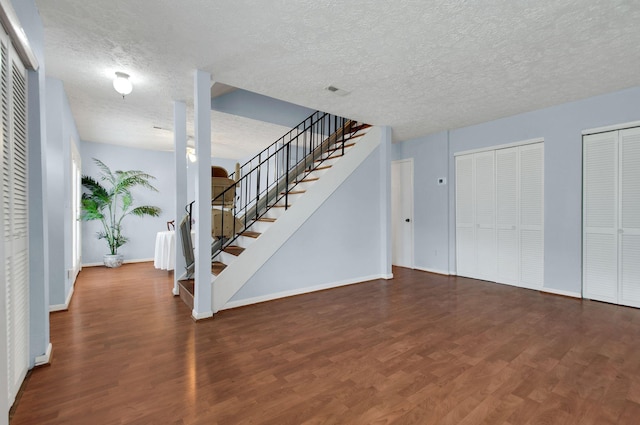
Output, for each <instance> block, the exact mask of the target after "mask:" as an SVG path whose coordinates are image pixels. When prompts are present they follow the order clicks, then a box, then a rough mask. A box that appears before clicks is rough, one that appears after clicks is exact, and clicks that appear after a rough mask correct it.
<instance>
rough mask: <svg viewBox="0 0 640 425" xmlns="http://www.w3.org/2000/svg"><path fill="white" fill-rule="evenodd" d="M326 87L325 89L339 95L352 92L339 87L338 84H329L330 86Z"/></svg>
mask: <svg viewBox="0 0 640 425" xmlns="http://www.w3.org/2000/svg"><path fill="white" fill-rule="evenodd" d="M324 89H325V90H326V91H328V92H331V93H333V94H337V95H338V96H346V95H348V94H349V93H351V92H348V91H346V90H342V89H339V88H338V87H336V86H329V87H325V88H324Z"/></svg>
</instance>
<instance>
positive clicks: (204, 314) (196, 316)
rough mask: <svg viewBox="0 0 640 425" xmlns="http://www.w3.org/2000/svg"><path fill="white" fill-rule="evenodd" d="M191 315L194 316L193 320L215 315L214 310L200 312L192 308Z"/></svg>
mask: <svg viewBox="0 0 640 425" xmlns="http://www.w3.org/2000/svg"><path fill="white" fill-rule="evenodd" d="M191 317H192V318H193V320H202V319H209V318H210V317H213V311H205V312H202V313H198V312H197V311H195V310H191Z"/></svg>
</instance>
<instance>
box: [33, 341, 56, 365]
mask: <svg viewBox="0 0 640 425" xmlns="http://www.w3.org/2000/svg"><path fill="white" fill-rule="evenodd" d="M52 350H53V345H51V343H49V345H47V350H46V351H45V353H44V354H43V355H41V356H37V357H36V358H35V366H43V365H46V364H49V362H51V351H52Z"/></svg>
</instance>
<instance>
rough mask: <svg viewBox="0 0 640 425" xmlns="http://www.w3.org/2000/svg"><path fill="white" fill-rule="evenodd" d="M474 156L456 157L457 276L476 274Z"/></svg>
mask: <svg viewBox="0 0 640 425" xmlns="http://www.w3.org/2000/svg"><path fill="white" fill-rule="evenodd" d="M473 170H474V162H473V155H465V156H457V157H456V274H457V275H458V276H466V277H473V276H475V273H476V233H475V228H476V225H475V196H474V188H473V176H474V171H473Z"/></svg>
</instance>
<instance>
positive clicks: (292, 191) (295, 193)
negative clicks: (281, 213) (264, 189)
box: [280, 190, 306, 195]
mask: <svg viewBox="0 0 640 425" xmlns="http://www.w3.org/2000/svg"><path fill="white" fill-rule="evenodd" d="M305 192H306V190H290V191H289V195H302V194H303V193H305ZM284 194H286V192H280V195H284Z"/></svg>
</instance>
